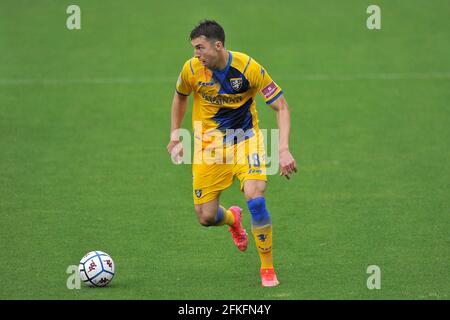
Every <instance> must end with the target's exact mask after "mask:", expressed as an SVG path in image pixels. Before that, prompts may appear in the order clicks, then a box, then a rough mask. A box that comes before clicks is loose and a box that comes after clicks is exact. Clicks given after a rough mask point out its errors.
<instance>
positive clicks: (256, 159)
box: [247, 153, 261, 168]
mask: <svg viewBox="0 0 450 320" xmlns="http://www.w3.org/2000/svg"><path fill="white" fill-rule="evenodd" d="M252 160H253V166H254V167H259V166H261V163H260V162H259V154H257V153H253V154H252ZM247 161H248V167H249V168H251V167H252V162H251V161H250V156H247Z"/></svg>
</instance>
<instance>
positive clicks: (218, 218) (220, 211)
mask: <svg viewBox="0 0 450 320" xmlns="http://www.w3.org/2000/svg"><path fill="white" fill-rule="evenodd" d="M224 214H225V212H224V210H223V208H222V207H220V206H219V209H218V210H217V214H216V221H215V222H214V224H218V223H219V222H220V221H222V220H223V215H224Z"/></svg>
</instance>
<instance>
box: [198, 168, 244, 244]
mask: <svg viewBox="0 0 450 320" xmlns="http://www.w3.org/2000/svg"><path fill="white" fill-rule="evenodd" d="M192 173H193V178H194V179H193V189H194V190H193V198H194V205H195V211H196V213H197V217H198V220H199V222H200V224H202V225H203V226H223V225H228V226H229V231H230V232H231V234H232V236H233V241H234V243H235V245H236V246H237V247H238V249H239V250H241V251H244V250H246V249H247V244H248V237H247V233H246V231H245V229H244V228H242V222H241V221H242V210H241V209H240V208H238V207H231V208H229V209H226V208H225V207H224V206H221V205H220V204H219V197H220V193H221V192H222V191H223V190H225V189H226V188H228V187H229V186H230V185H231V184H232V183H233V165H226V164H220V165H219V164H212V165H204V164H194V165H193V168H192Z"/></svg>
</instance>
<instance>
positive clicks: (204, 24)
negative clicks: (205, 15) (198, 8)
mask: <svg viewBox="0 0 450 320" xmlns="http://www.w3.org/2000/svg"><path fill="white" fill-rule="evenodd" d="M200 36H205V37H206V39H208V40H209V41H217V40H218V41H221V42H222V44H223V45H224V46H225V31H224V30H223V28H222V27H221V25H220V24H218V23H217V22H216V21H214V20H202V21H200V23H199V24H198V25H197V26H196V27H195V28H194V29H193V30H192V31H191V40H193V39H195V38H198V37H200Z"/></svg>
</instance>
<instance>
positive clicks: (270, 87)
mask: <svg viewBox="0 0 450 320" xmlns="http://www.w3.org/2000/svg"><path fill="white" fill-rule="evenodd" d="M275 91H277V85H276V84H275V82H273V81H272V82H271V83H269V84H268V85H267V86H266V87H265V88H264V89H262V91H261V92H262V93H263V95H264V98H266V99H268V98H269V97H270V96H271V95H272V94H273V93H274V92H275Z"/></svg>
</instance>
